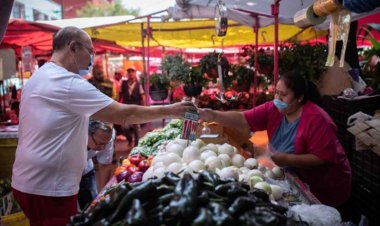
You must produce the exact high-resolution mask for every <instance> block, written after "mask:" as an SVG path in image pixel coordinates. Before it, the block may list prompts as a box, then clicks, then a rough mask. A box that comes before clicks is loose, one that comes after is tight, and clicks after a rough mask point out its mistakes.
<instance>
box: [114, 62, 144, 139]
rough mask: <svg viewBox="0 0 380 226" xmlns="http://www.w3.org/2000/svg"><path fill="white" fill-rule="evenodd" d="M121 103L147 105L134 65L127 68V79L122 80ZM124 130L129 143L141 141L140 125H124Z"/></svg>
mask: <svg viewBox="0 0 380 226" xmlns="http://www.w3.org/2000/svg"><path fill="white" fill-rule="evenodd" d="M120 103H124V104H135V105H143V106H144V105H145V93H144V89H143V87H142V85H141V84H140V82H139V80H138V79H137V74H136V68H134V67H129V68H128V69H127V80H122V83H121V87H120ZM123 130H124V135H125V136H126V138H127V140H128V143H129V145H130V146H135V145H137V143H138V141H139V125H136V124H129V125H124V126H123Z"/></svg>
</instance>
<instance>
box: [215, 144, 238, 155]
mask: <svg viewBox="0 0 380 226" xmlns="http://www.w3.org/2000/svg"><path fill="white" fill-rule="evenodd" d="M218 152H219V154H227V155H229V156H230V157H232V156H234V155H235V153H234V148H233V147H232V146H231V145H229V144H227V143H224V144H223V145H221V146H219V148H218Z"/></svg>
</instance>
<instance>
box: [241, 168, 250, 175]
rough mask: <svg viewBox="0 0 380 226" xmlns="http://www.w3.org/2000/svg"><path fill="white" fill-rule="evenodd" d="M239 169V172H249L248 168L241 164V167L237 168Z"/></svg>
mask: <svg viewBox="0 0 380 226" xmlns="http://www.w3.org/2000/svg"><path fill="white" fill-rule="evenodd" d="M239 171H240V172H241V173H244V174H246V173H248V172H249V169H248V168H247V167H245V166H243V167H240V168H239Z"/></svg>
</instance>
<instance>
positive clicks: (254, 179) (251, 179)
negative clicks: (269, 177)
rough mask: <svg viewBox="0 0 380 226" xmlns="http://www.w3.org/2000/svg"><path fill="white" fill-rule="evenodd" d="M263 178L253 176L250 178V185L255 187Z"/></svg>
mask: <svg viewBox="0 0 380 226" xmlns="http://www.w3.org/2000/svg"><path fill="white" fill-rule="evenodd" d="M263 181H264V180H263V178H261V177H259V176H252V177H250V178H249V179H248V185H249V187H251V188H253V187H255V185H256V184H257V183H259V182H263Z"/></svg>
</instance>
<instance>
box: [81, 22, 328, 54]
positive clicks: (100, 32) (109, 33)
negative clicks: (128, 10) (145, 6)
mask: <svg viewBox="0 0 380 226" xmlns="http://www.w3.org/2000/svg"><path fill="white" fill-rule="evenodd" d="M150 27H151V28H152V39H151V43H150V45H151V46H168V47H176V48H205V47H210V48H212V47H221V46H222V41H223V46H236V45H245V44H252V43H254V40H255V35H254V32H253V29H252V28H251V27H248V26H246V25H241V24H239V23H237V22H234V21H232V20H230V21H229V27H228V31H227V35H226V36H225V37H222V38H220V37H217V36H215V21H214V20H210V19H207V20H200V19H199V20H186V21H171V22H157V21H156V22H154V21H153V22H151V23H150ZM142 28H144V29H146V28H147V22H143V21H141V20H138V21H132V22H129V23H123V24H115V25H109V26H103V27H92V28H86V29H85V30H86V31H87V32H88V33H89V34H90V35H91V36H92V37H94V38H100V39H105V40H113V41H116V43H118V44H120V45H123V46H134V47H141V46H142V41H141V40H142V37H141V34H142ZM259 34H260V35H259V44H268V43H273V42H274V35H273V34H274V28H273V25H269V26H267V27H263V28H261V29H260V30H259ZM325 34H326V32H325V31H317V30H314V29H312V28H308V29H306V30H302V29H300V28H298V27H296V26H293V25H285V24H282V25H280V26H279V41H287V40H289V39H291V38H294V39H296V40H298V38H297V36H298V35H299V37H302V40H310V39H315V38H318V37H320V36H321V35H325ZM144 45H147V43H146V42H145V43H144Z"/></svg>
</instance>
